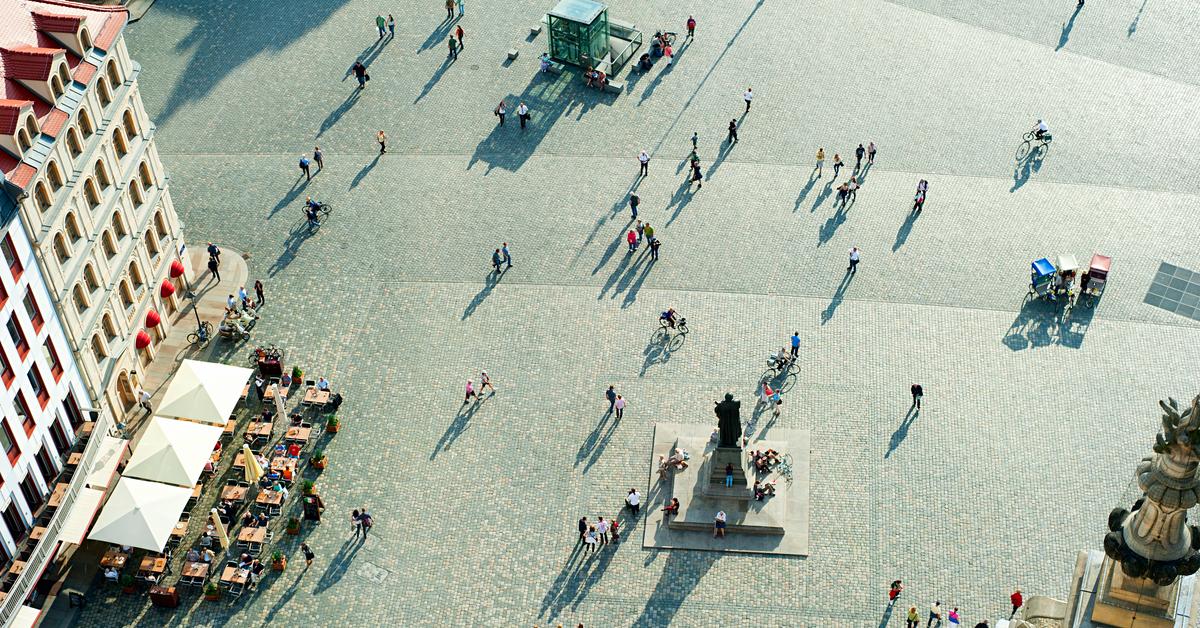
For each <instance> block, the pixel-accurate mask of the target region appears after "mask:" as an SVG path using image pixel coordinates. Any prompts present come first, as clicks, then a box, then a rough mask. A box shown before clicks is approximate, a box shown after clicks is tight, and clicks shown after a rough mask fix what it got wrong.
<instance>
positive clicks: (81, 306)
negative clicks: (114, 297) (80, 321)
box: [74, 284, 89, 314]
mask: <svg viewBox="0 0 1200 628" xmlns="http://www.w3.org/2000/svg"><path fill="white" fill-rule="evenodd" d="M74 292H75V310H76V311H77V312H79V313H80V314H83V313H84V312H86V311H87V309H88V307H89V306H88V298H87V293H86V292H84V290H83V286H81V285H79V284H75V290H74Z"/></svg>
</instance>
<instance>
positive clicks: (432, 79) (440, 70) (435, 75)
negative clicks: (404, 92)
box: [413, 57, 520, 126]
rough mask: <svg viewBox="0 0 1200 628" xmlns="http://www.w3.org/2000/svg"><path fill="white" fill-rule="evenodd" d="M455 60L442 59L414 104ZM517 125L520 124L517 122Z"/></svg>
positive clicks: (429, 90)
mask: <svg viewBox="0 0 1200 628" xmlns="http://www.w3.org/2000/svg"><path fill="white" fill-rule="evenodd" d="M455 61H457V59H451V58H450V57H446V58H445V59H443V60H442V64H441V65H439V66H438V69H437V72H434V73H433V76H431V77H429V81H427V82H426V83H425V87H422V88H421V93H420V94H417V98H416V100H413V104H414V105H415V104H417V103H418V102H421V99H422V98H424V97H426V96H428V95H429V92H431V91H433V87H434V86H435V85H437V84H438V82H439V81H441V80H442V75H443V74H445V73H446V70H449V69H450V66H452V65H454V62H455ZM518 126H520V125H519V124H518Z"/></svg>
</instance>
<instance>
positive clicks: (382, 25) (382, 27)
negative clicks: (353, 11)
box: [375, 15, 387, 39]
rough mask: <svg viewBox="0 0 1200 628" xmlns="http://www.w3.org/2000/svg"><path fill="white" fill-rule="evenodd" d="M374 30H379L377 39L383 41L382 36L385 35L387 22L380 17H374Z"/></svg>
mask: <svg viewBox="0 0 1200 628" xmlns="http://www.w3.org/2000/svg"><path fill="white" fill-rule="evenodd" d="M375 28H377V29H379V38H380V39H383V36H384V35H385V34H387V30H386V28H387V20H385V19H383V16H382V15H376V16H375Z"/></svg>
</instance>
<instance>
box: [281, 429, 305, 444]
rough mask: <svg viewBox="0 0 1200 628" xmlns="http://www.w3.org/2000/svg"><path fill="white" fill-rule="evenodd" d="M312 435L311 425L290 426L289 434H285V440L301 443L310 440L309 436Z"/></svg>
mask: <svg viewBox="0 0 1200 628" xmlns="http://www.w3.org/2000/svg"><path fill="white" fill-rule="evenodd" d="M311 435H312V428H311V427H300V426H295V427H289V428H288V430H287V434H285V435H284V440H287V441H292V442H296V443H300V444H301V445H303V444H305V443H307V442H308V438H309V436H311Z"/></svg>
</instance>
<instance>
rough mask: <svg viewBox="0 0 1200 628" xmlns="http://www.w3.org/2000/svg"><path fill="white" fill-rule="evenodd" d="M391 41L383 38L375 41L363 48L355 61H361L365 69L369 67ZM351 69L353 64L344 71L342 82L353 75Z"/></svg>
mask: <svg viewBox="0 0 1200 628" xmlns="http://www.w3.org/2000/svg"><path fill="white" fill-rule="evenodd" d="M391 41H392V38H391V37H384V38H383V39H377V40H375V43H373V44H371V45H370V46H367V47H366V48H363V51H362V52H360V53H358V58H357V59H356V60H357V61H361V62H362V64H363V66H365V67H368V68H369V67H371V64H372V63H374V62H375V60H376V59H378V58H379V55H380V54H381V53H382V52H383V49H384V48H386V47H387V45H388V44H389V43H391ZM353 68H354V64H350V68H348V69H347V70H346V76H345V77H343V78H342V80H343V81H345V80H346V79H347V78H350V75H351V74H353V73H354V70H353Z"/></svg>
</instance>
